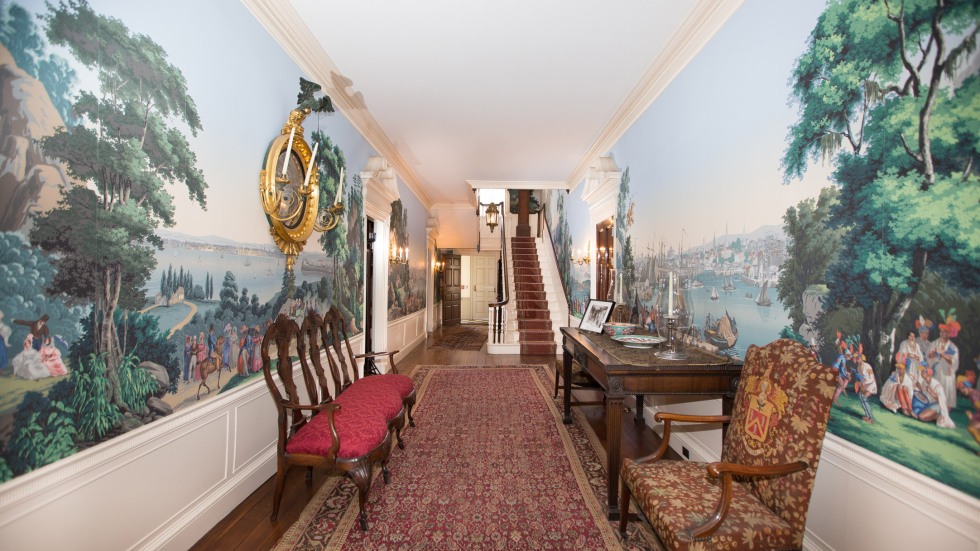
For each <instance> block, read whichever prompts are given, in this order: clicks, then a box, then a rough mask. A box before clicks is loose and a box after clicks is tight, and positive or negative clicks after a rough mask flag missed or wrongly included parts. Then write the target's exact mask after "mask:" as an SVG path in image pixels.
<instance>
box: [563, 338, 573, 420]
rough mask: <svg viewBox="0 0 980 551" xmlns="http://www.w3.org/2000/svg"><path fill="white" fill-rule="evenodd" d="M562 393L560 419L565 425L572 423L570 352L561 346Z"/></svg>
mask: <svg viewBox="0 0 980 551" xmlns="http://www.w3.org/2000/svg"><path fill="white" fill-rule="evenodd" d="M562 352H563V354H562V369H561V372H562V377H561V378H562V391H563V392H562V395H563V397H564V398H565V417H564V418H563V419H562V422H564V423H565V424H566V425H571V424H572V354H571V353H570V352H569V351H568V349H567V348H565V347H564V346H562Z"/></svg>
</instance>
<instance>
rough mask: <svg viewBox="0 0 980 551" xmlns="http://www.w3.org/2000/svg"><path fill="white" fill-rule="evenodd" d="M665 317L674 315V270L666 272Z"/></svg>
mask: <svg viewBox="0 0 980 551" xmlns="http://www.w3.org/2000/svg"><path fill="white" fill-rule="evenodd" d="M667 317H668V318H672V317H674V272H668V273H667Z"/></svg>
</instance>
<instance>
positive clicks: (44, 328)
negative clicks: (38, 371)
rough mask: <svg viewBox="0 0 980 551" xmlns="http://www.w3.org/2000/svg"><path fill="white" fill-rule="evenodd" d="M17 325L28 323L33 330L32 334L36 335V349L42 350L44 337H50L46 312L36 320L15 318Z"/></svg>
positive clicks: (34, 341)
mask: <svg viewBox="0 0 980 551" xmlns="http://www.w3.org/2000/svg"><path fill="white" fill-rule="evenodd" d="M14 323H16V324H17V325H26V326H27V327H29V328H30V330H31V335H32V336H33V337H34V340H33V343H34V350H37V351H39V352H40V350H41V345H42V344H44V339H46V338H47V337H48V315H47V314H44V315H43V316H41V317H40V319H36V320H34V321H29V320H14Z"/></svg>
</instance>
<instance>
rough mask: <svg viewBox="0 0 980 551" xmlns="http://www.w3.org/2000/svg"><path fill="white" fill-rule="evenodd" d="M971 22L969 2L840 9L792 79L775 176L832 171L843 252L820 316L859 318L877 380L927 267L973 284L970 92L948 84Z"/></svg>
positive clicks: (979, 193)
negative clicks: (828, 165) (846, 312)
mask: <svg viewBox="0 0 980 551" xmlns="http://www.w3.org/2000/svg"><path fill="white" fill-rule="evenodd" d="M978 21H980V4H978V3H977V2H946V1H937V0H905V1H903V2H871V1H868V0H838V1H835V2H831V3H830V4H829V5H828V7H827V9H826V10H825V11H824V12H823V13H822V14H821V16H820V17H819V19H818V21H817V24H816V27H815V28H814V29H813V31H812V33H811V35H810V38H809V42H808V45H807V50H806V51H805V52H804V53H803V55H802V56H801V57H800V58H799V59H798V60H797V63H796V66H795V68H794V72H793V76H792V82H793V92H792V94H793V100H794V101H795V102H796V103H798V104H799V106H800V113H799V119H798V121H797V122H796V124H794V125H793V126H792V128H791V129H790V133H789V145H788V147H787V149H786V152H785V155H784V157H783V167H784V170H785V176H786V178H787V180H790V179H793V178H796V177H799V176H801V175H802V174H803V173H804V172H805V171H806V168H807V165H808V163H809V162H811V161H815V160H817V159H820V158H823V159H825V160H831V161H832V162H833V163H834V165H835V167H836V168H835V172H834V175H833V177H834V180H835V181H836V183H837V185H838V186H839V189H840V204H839V205H837V206H835V207H834V208H833V209H832V210H831V224H832V225H833V226H835V227H838V228H843V229H844V230H845V231H846V236H845V238H844V243H845V244H847V247H848V248H847V249H846V250H845V251H842V253H841V255H840V257H839V259H838V260H837V261H836V262H835V263H833V264H832V265H831V266H830V267H829V269H828V281H831V282H833V285H832V286H831V291H830V297H829V304H828V306H829V307H830V308H834V309H839V308H858V309H860V311H861V315H862V317H863V319H862V342H863V343H865V344H866V346H865V349H866V355H867V356H868V359H869V361H871V363H872V364H873V365H874V366H875V369H876V374H877V375H878V378H879V380H881V379H882V378H883V376H884V375H885V374H887V373H888V371H889V370H890V362H889V361H888V356H889V355H890V354H891V352H892V350H893V348H894V346H895V331H896V328H897V327H898V326H899V324H900V323H901V322H902V320H903V317H904V316H905V314H906V312H907V310H908V307H909V305H910V303H911V301H912V299H913V298H914V297H915V295H916V293H917V292H918V289H919V286H920V284H921V283H922V281H923V277H924V276H925V274H926V271H927V269H928V270H932V271H935V272H936V273H938V274H940V275H941V277H942V278H943V279H944V280H945V282H946V284H948V285H951V286H953V287H956V288H961V289H975V288H977V286H978V283H980V239H978V238H977V236H978V235H980V186H978V177H977V175H976V174H975V173H974V171H973V160H974V158H975V157H976V156H977V144H978V143H980V125H978V124H977V112H978V108H980V95H978V91H980V90H978V88H980V82H978V76H977V74H976V73H975V72H973V73H972V74H968V75H961V74H960V70H961V69H962V68H963V67H971V65H970V64H969V63H968V62H969V58H970V57H971V56H972V54H973V53H974V50H975V48H976V39H977V33H978V30H980V26H978V23H977V22H978ZM937 307H938V306H937Z"/></svg>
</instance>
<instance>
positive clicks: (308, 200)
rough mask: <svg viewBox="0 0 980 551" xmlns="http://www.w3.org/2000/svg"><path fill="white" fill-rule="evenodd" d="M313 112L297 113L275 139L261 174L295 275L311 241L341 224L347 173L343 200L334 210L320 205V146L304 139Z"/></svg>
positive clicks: (274, 227) (266, 203)
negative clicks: (316, 234)
mask: <svg viewBox="0 0 980 551" xmlns="http://www.w3.org/2000/svg"><path fill="white" fill-rule="evenodd" d="M311 112H312V110H311V109H310V108H309V107H304V108H297V109H293V110H292V111H291V112H290V113H289V118H288V119H287V120H286V124H285V125H284V126H283V127H282V130H281V131H280V133H279V135H278V136H276V137H275V138H273V140H272V143H271V144H270V145H269V150H268V152H267V153H266V157H265V165H264V166H265V169H264V170H261V171H260V172H259V196H260V198H261V200H262V210H263V211H264V212H265V215H266V218H267V219H268V221H269V226H270V228H269V233H271V234H272V238H273V240H275V242H276V246H277V247H279V250H280V251H282V252H283V254H285V255H286V269H287V270H292V269H293V264H295V262H296V257H297V256H298V255H299V253H300V252H302V250H303V247H304V246H305V245H306V240H307V238H309V237H310V234H312V233H313V230H317V231H321V232H324V231H330V230H332V229H334V228H336V227H337V224H338V223H340V215H341V214H342V213H343V212H344V205H343V203H341V198H342V197H343V187H344V171H343V168H341V171H340V181H339V183H338V184H337V196H336V198H335V200H334V202H333V204H332V205H330V206H328V207H325V208H324V207H323V205H321V204H320V171H319V169H318V167H317V163H316V153H317V148H318V147H319V146H320V144H319V143H316V144H314V145H313V149H312V151H311V150H310V144H308V143H307V142H306V139H304V138H303V133H304V131H303V126H302V123H303V120H304V119H306V116H307V115H309V114H310V113H311Z"/></svg>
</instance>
